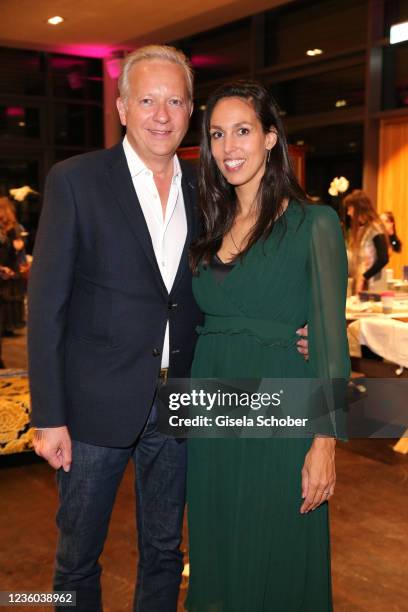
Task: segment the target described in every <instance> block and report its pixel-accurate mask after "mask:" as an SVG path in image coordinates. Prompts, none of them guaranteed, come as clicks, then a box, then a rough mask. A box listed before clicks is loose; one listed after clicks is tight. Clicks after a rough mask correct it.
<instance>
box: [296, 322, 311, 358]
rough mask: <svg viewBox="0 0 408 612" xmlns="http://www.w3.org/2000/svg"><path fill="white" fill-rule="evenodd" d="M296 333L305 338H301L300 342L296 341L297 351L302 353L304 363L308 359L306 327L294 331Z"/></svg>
mask: <svg viewBox="0 0 408 612" xmlns="http://www.w3.org/2000/svg"><path fill="white" fill-rule="evenodd" d="M296 333H297V334H298V335H299V336H305V338H301V339H300V340H298V341H297V343H296V344H297V350H298V351H299V353H302V355H303V356H304V358H305V361H308V359H309V340H307V335H308V328H307V325H305V326H304V327H301V328H300V329H298V330H296Z"/></svg>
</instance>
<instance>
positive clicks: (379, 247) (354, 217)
mask: <svg viewBox="0 0 408 612" xmlns="http://www.w3.org/2000/svg"><path fill="white" fill-rule="evenodd" d="M343 205H344V207H345V209H346V211H347V214H348V216H349V218H350V229H349V232H348V238H347V255H348V262H349V276H350V277H351V278H353V281H354V283H353V284H354V287H353V293H359V292H360V291H363V290H364V289H367V288H368V287H369V281H370V280H371V279H375V278H376V277H377V278H379V276H380V272H381V270H382V269H383V268H384V267H385V266H386V265H387V263H388V240H387V235H386V232H385V228H384V226H383V224H382V222H381V219H380V217H379V215H378V213H377V211H376V210H375V208H374V206H373V204H372V202H371V200H370V198H369V197H368V195H367V194H366V193H365V192H364V191H362V190H361V189H355V190H354V191H352V192H351V193H350V194H349V195H347V196H346V197H345V198H344V200H343Z"/></svg>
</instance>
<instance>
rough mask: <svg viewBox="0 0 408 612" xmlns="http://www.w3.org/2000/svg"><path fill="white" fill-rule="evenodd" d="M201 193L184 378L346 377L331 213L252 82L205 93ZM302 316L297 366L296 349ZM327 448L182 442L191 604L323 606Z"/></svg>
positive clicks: (210, 609)
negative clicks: (309, 189)
mask: <svg viewBox="0 0 408 612" xmlns="http://www.w3.org/2000/svg"><path fill="white" fill-rule="evenodd" d="M200 190H201V206H202V212H203V218H204V229H205V233H204V236H203V237H202V238H201V239H200V240H199V241H198V242H197V243H196V244H195V245H194V247H193V249H192V253H191V261H192V268H193V271H194V273H195V277H194V279H193V286H194V293H195V297H196V299H197V301H198V304H199V305H200V307H201V309H202V310H203V312H204V313H205V324H204V327H203V328H202V329H201V330H200V336H199V340H198V344H197V349H196V354H195V358H194V363H193V370H192V376H193V377H197V378H212V377H214V378H216V377H220V378H225V379H228V378H234V379H238V378H245V379H248V378H260V377H268V378H279V377H280V378H291V377H292V378H305V377H319V376H320V377H322V378H329V377H332V378H336V377H337V378H347V377H348V371H349V359H348V352H347V340H346V333H345V321H344V308H345V295H346V286H347V260H346V256H345V250H344V242H343V239H342V234H341V230H340V226H339V222H338V218H337V215H336V214H335V213H334V212H333V211H332V210H331V209H329V208H327V207H325V206H318V207H317V206H309V205H308V204H307V202H306V197H305V195H304V192H303V190H302V189H301V187H300V186H299V184H298V183H297V181H296V178H295V176H294V174H293V171H292V169H291V165H290V161H289V156H288V149H287V144H286V139H285V135H284V132H283V128H282V125H281V121H280V118H279V115H278V112H277V108H276V106H275V103H274V101H273V100H272V98H271V96H270V95H269V93H268V92H267V91H266V90H265V89H264V88H263V87H262V86H261V85H259V84H257V83H244V82H238V83H235V84H231V85H225V86H223V87H221V88H220V89H218V90H217V91H216V92H215V93H214V94H213V95H212V96H211V97H210V99H209V100H208V102H207V107H206V111H205V115H204V122H203V134H202V149H201V170H200ZM306 321H307V322H308V325H309V361H308V362H306V361H304V359H303V357H302V356H301V355H300V354H299V353H298V352H297V350H296V330H297V329H298V328H299V327H301V326H302V325H303V324H304V323H305V322H306ZM334 446H335V440H334V439H333V438H328V437H325V438H324V437H319V438H318V437H316V438H314V439H310V438H307V439H306V438H302V439H300V438H298V439H284V438H280V439H277V438H272V439H249V438H246V439H245V438H241V439H194V440H189V469H188V509H189V528H190V565H191V575H190V588H189V595H188V599H187V603H186V606H187V609H188V610H189V611H190V612H241V611H242V612H244V611H245V612H248V611H249V610H251V612H261V611H262V612H263V611H265V612H266V611H268V612H269V611H271V610H273V611H274V612H294V611H295V610H296V611H297V612H300V611H303V612H323V611H324V612H327V611H328V610H331V586H330V555H329V533H328V509H327V500H328V499H329V498H330V497H331V495H332V494H333V491H334V484H335V469H334ZM302 498H303V499H302Z"/></svg>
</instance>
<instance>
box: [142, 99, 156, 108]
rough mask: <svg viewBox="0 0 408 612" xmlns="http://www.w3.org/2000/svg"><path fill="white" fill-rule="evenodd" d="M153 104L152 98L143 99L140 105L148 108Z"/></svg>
mask: <svg viewBox="0 0 408 612" xmlns="http://www.w3.org/2000/svg"><path fill="white" fill-rule="evenodd" d="M152 102H153V100H152V99H151V98H142V99H141V100H140V103H141V104H143V105H144V106H148V105H149V104H151V103H152Z"/></svg>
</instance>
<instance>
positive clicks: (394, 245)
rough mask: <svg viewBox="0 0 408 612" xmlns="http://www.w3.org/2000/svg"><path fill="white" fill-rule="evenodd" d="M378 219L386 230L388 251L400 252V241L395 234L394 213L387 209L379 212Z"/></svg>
mask: <svg viewBox="0 0 408 612" xmlns="http://www.w3.org/2000/svg"><path fill="white" fill-rule="evenodd" d="M380 219H381V221H382V222H383V224H384V227H385V231H386V232H387V236H388V241H389V244H390V246H389V251H390V252H391V253H392V252H394V253H401V250H402V242H401V240H400V239H399V238H398V236H397V230H396V228H395V217H394V213H392V212H391V211H390V210H387V211H386V212H383V213H381V215H380ZM391 253H390V254H391Z"/></svg>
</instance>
